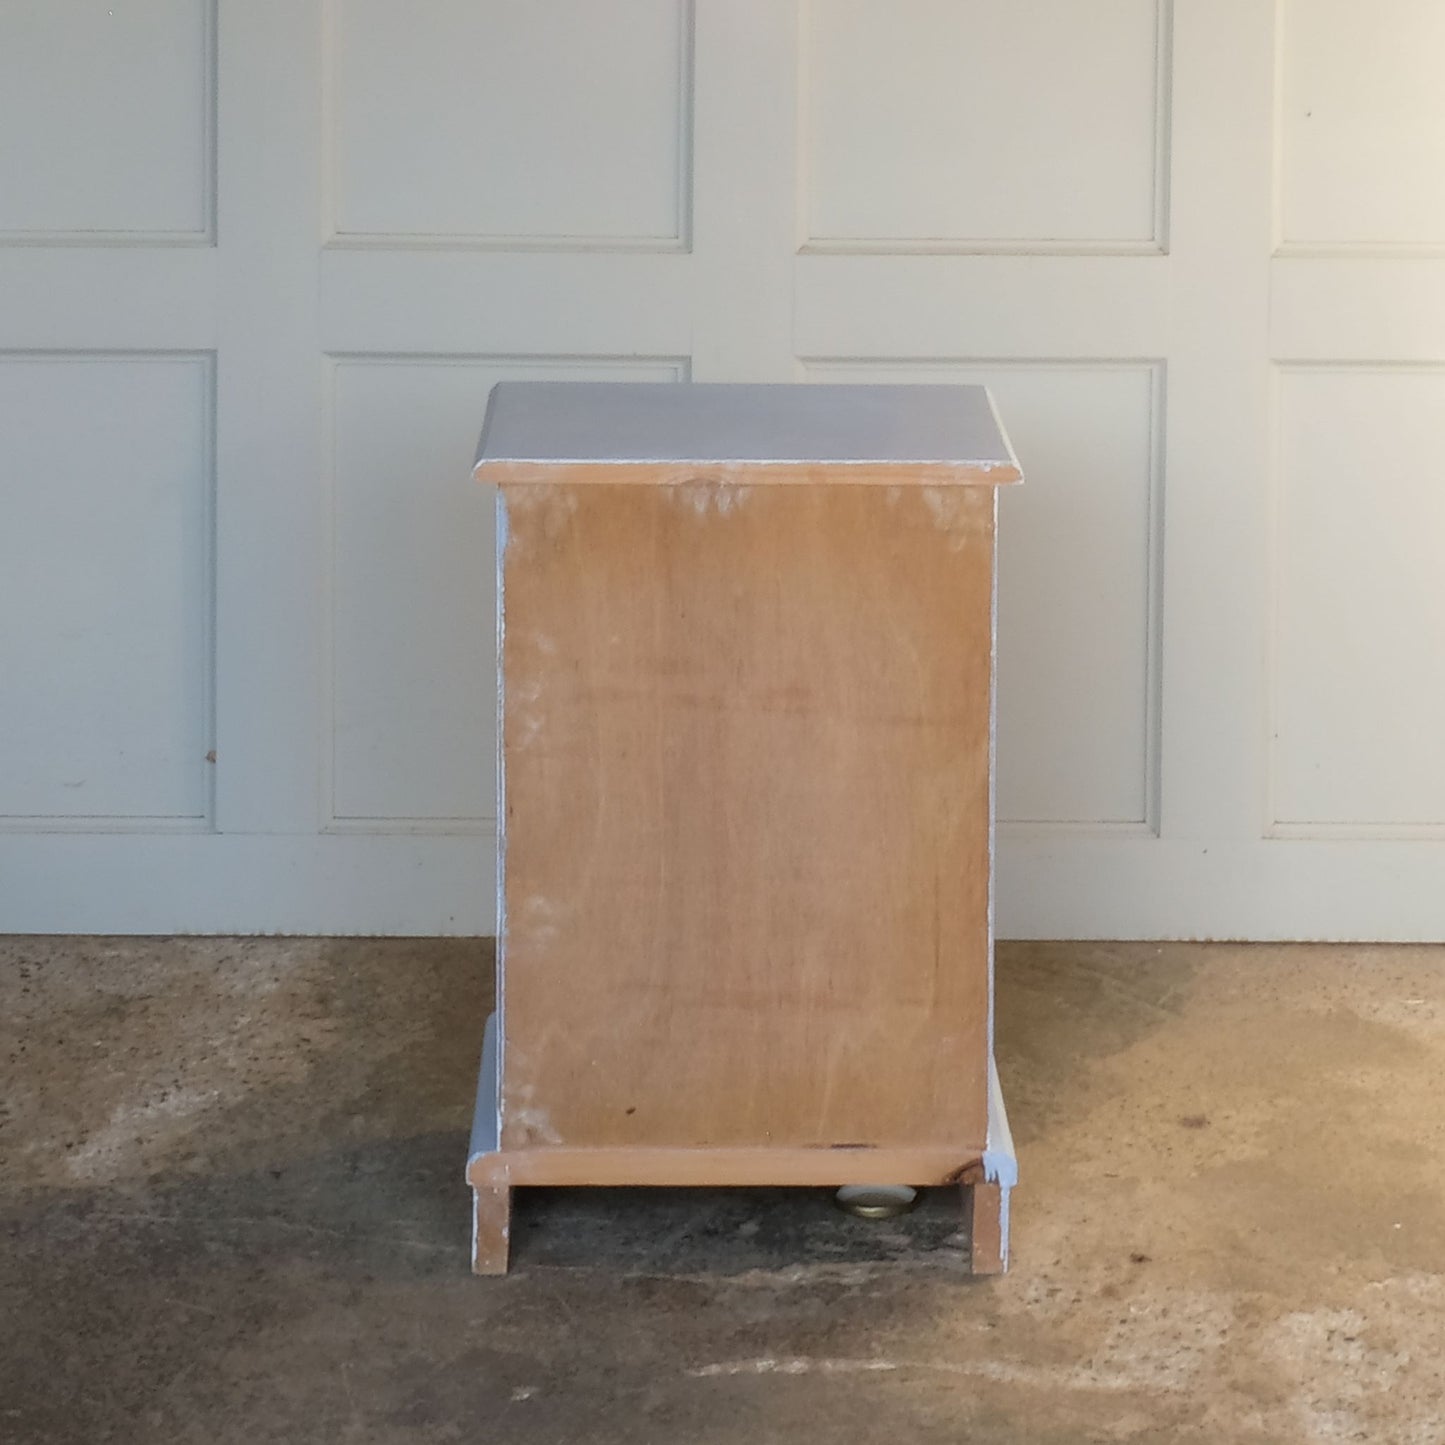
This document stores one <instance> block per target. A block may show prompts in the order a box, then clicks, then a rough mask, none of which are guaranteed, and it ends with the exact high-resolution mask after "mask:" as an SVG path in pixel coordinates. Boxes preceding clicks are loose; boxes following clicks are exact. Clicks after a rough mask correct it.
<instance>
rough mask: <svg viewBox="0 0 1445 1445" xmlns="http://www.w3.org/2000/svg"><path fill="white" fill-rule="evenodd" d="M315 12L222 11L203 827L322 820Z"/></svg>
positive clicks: (235, 1) (257, 4)
mask: <svg viewBox="0 0 1445 1445" xmlns="http://www.w3.org/2000/svg"><path fill="white" fill-rule="evenodd" d="M321 36H322V26H321V14H320V5H319V0H307V3H296V0H221V5H220V13H219V39H220V44H219V57H220V62H219V64H220V75H219V117H218V146H217V149H218V157H217V162H218V163H217V197H216V203H217V204H216V208H217V245H218V248H219V257H218V259H219V263H220V264H219V268H218V275H219V279H218V283H217V291H218V296H217V309H218V329H219V335H220V346H219V357H218V363H217V458H216V460H217V503H216V514H217V589H216V591H217V596H216V652H217V687H216V693H217V696H216V709H217V718H216V758H217V761H216V825H217V828H218V830H219V831H222V832H251V833H287V832H303V833H304V832H312V831H314V830H315V829H316V827H317V824H318V820H319V815H320V798H319V796H318V781H317V780H318V777H319V759H320V751H319V749H320V742H321V739H320V727H319V716H320V712H321V709H320V706H319V702H320V688H321V687H322V686H324V685H325V679H324V674H323V668H322V666H321V630H322V629H321V623H322V599H323V597H324V595H325V591H326V589H327V587H328V586H329V583H330V578H329V575H328V570H327V565H326V560H325V559H326V552H325V547H324V518H323V511H324V507H323V500H324V498H323V487H322V483H321V464H322V447H321V427H322V406H321V392H322V380H323V370H322V365H321V362H320V359H319V344H318V327H317V306H318V302H317V290H318V287H317V270H318V250H319V242H320V236H321V225H322V218H321V214H320V197H321V185H320V180H321V102H320V89H321V87H320V77H321V73H322V44H321Z"/></svg>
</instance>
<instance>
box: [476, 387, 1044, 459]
mask: <svg viewBox="0 0 1445 1445" xmlns="http://www.w3.org/2000/svg"><path fill="white" fill-rule="evenodd" d="M679 464H682V465H715V466H722V467H729V466H732V467H743V468H747V469H749V470H753V469H761V470H763V471H766V470H767V469H768V468H774V467H776V468H780V469H794V470H796V469H800V468H805V467H806V468H810V469H817V468H831V467H845V468H846V467H849V466H858V467H860V468H868V467H873V468H877V467H902V468H906V469H907V471H908V473H909V474H910V475H911V476H913V477H914V479H915V480H930V479H931V478H930V477H929V476H928V472H929V470H930V469H931V468H935V467H936V468H937V469H938V476H937V478H936V479H937V480H939V481H974V482H989V483H1002V482H1011V481H1017V480H1019V476H1020V474H1019V470H1018V461H1017V459H1016V458H1015V456H1014V454H1013V448H1012V447H1011V446H1010V445H1009V441H1008V438H1007V436H1005V434H1004V431H1003V427H1002V426H1001V425H1000V423H999V419H998V416H997V414H996V412H995V411H994V407H993V403H992V399H991V398H990V396H989V394H988V390H987V388H985V387H982V386H805V385H751V384H713V383H683V384H680V385H679V384H675V383H666V382H648V383H618V382H549V381H519V382H512V381H504V382H500V383H498V385H497V386H495V387H494V388H493V389H492V395H491V400H490V402H489V403H488V406H487V419H486V425H485V427H484V429H483V432H482V440H481V446H480V448H479V451H478V455H477V475H478V477H479V478H481V479H482V480H492V479H502V480H515V479H518V468H519V467H520V468H522V469H523V470H525V468H527V467H530V466H536V467H547V468H551V467H577V466H590V465H596V466H599V467H609V466H613V467H615V466H630V467H643V468H647V467H656V468H659V469H666V468H669V467H675V466H677V465H679ZM659 479H663V478H661V477H660V478H659Z"/></svg>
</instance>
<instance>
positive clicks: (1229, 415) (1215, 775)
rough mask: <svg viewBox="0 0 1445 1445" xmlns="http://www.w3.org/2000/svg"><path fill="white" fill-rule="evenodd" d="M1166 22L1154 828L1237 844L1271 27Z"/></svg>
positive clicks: (1182, 6) (1185, 4)
mask: <svg viewBox="0 0 1445 1445" xmlns="http://www.w3.org/2000/svg"><path fill="white" fill-rule="evenodd" d="M1174 25H1175V44H1174V57H1175V61H1174V63H1175V77H1174V115H1173V124H1172V135H1173V174H1172V177H1171V187H1170V197H1171V213H1172V214H1171V228H1170V236H1171V324H1170V338H1169V352H1170V355H1169V419H1168V426H1167V431H1166V437H1165V453H1166V474H1167V476H1168V498H1167V503H1166V508H1167V515H1166V518H1165V528H1164V566H1163V585H1164V603H1163V655H1164V657H1165V658H1166V659H1167V662H1166V665H1165V667H1164V671H1163V697H1162V701H1161V725H1162V756H1161V760H1160V774H1161V778H1160V819H1159V822H1160V836H1161V838H1164V839H1166V840H1180V841H1184V840H1200V841H1206V842H1208V841H1213V842H1224V841H1226V840H1229V839H1238V840H1241V841H1242V840H1247V839H1257V838H1258V837H1259V836H1260V820H1261V816H1262V814H1261V798H1262V787H1263V780H1264V771H1263V767H1264V758H1263V753H1262V749H1261V747H1260V741H1261V739H1260V718H1261V717H1262V716H1263V714H1264V708H1265V682H1266V680H1265V658H1264V647H1265V626H1264V619H1265V596H1266V587H1265V567H1266V565H1267V564H1266V559H1267V546H1266V541H1265V531H1266V521H1267V514H1266V503H1265V488H1264V486H1263V479H1264V476H1265V473H1266V469H1267V467H1268V462H1269V402H1268V388H1267V385H1266V381H1267V375H1268V360H1267V358H1268V350H1267V347H1268V330H1269V250H1270V239H1271V231H1272V225H1273V195H1274V181H1273V174H1272V172H1273V155H1272V149H1271V146H1270V145H1269V144H1268V143H1267V138H1268V137H1269V135H1270V131H1271V126H1272V119H1273V115H1274V94H1273V92H1274V70H1275V67H1274V34H1275V24H1274V16H1273V13H1272V7H1271V6H1265V5H1260V4H1258V3H1257V0H1179V3H1178V4H1177V6H1176V8H1175V14H1174ZM1226 93H1227V94H1228V95H1229V96H1230V102H1229V104H1228V105H1221V104H1220V100H1219V97H1220V96H1221V95H1223V94H1226ZM1222 298H1228V304H1221V299H1222Z"/></svg>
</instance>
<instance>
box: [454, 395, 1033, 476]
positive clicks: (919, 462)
mask: <svg viewBox="0 0 1445 1445" xmlns="http://www.w3.org/2000/svg"><path fill="white" fill-rule="evenodd" d="M989 405H990V406H992V405H993V398H992V397H990V398H989ZM994 416H995V417H997V416H998V412H997V410H996V409H995V411H994ZM481 445H482V446H485V445H486V432H485V431H483V433H482V441H481ZM1004 446H1005V447H1007V448H1008V451H1009V456H1008V457H1006V458H1005V457H988V458H982V457H698V456H683V455H681V454H678V455H671V456H649V457H631V456H613V457H600V458H599V457H556V456H523V455H521V454H517V455H512V456H491V457H478V459H477V462H476V464H475V465H474V466H473V467H472V475H473V476H474V477H476V478H477V480H478V481H486V480H487V479H486V478H485V477H483V476H482V475H481V474H482V472H483V470H484V469H485V468H487V467H491V466H529V467H556V468H557V469H558V470H559V471H560V470H561V469H562V468H564V467H572V468H580V467H589V468H591V467H598V468H602V469H604V470H605V469H606V468H608V467H697V468H699V469H700V470H712V471H718V470H733V471H743V470H751V469H754V468H763V467H819V468H822V467H827V468H830V469H831V468H833V467H837V468H838V469H839V470H840V471H846V470H848V469H849V468H850V467H857V468H859V469H860V470H861V469H863V468H878V467H948V468H951V469H954V470H962V469H964V468H967V469H968V470H969V471H975V472H984V473H988V472H998V471H1020V468H1019V464H1018V460H1017V458H1015V457H1014V456H1013V444H1012V443H1011V442H1010V441H1009V439H1008V438H1007V437H1006V436H1005V437H1004ZM695 480H696V479H690V478H681V479H678V480H677V481H675V482H673V483H672V484H673V485H688V486H691V485H695ZM941 484H943V485H946V479H945V480H944V481H942V482H941ZM662 485H667V483H662Z"/></svg>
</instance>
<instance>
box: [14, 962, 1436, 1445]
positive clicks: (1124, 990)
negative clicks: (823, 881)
mask: <svg viewBox="0 0 1445 1445" xmlns="http://www.w3.org/2000/svg"><path fill="white" fill-rule="evenodd" d="M998 973H999V1002H998V1023H999V1066H1000V1071H1001V1074H1002V1076H1003V1081H1004V1087H1005V1091H1006V1093H1007V1096H1008V1102H1009V1108H1010V1112H1011V1114H1012V1118H1013V1124H1014V1132H1015V1135H1016V1137H1017V1141H1018V1144H1019V1148H1020V1155H1021V1161H1022V1168H1023V1179H1024V1182H1023V1185H1022V1187H1021V1188H1020V1190H1019V1191H1018V1193H1017V1194H1016V1196H1015V1200H1016V1205H1015V1208H1016V1213H1015V1260H1014V1271H1013V1273H1011V1274H1010V1275H1009V1276H1008V1277H1007V1278H1005V1279H1002V1280H994V1281H973V1280H971V1279H969V1278H967V1277H966V1276H965V1275H964V1274H963V1272H962V1264H963V1261H962V1258H961V1256H960V1254H959V1249H958V1241H957V1239H956V1237H955V1236H954V1232H953V1230H954V1218H955V1216H954V1214H953V1211H952V1210H951V1209H950V1207H949V1201H948V1200H947V1199H943V1198H938V1197H931V1198H930V1200H929V1201H928V1203H927V1204H926V1205H925V1207H924V1208H923V1209H921V1210H920V1211H918V1212H917V1213H916V1214H914V1215H912V1216H909V1217H908V1218H907V1219H906V1220H904V1221H902V1222H899V1223H894V1224H890V1225H882V1226H879V1225H868V1224H865V1223H862V1222H859V1221H853V1220H850V1219H846V1218H844V1217H842V1216H840V1215H838V1214H837V1213H836V1212H835V1211H833V1210H832V1209H831V1208H830V1207H829V1205H828V1202H827V1196H826V1195H823V1194H820V1193H818V1192H814V1191H801V1192H793V1191H758V1192H756V1193H749V1194H747V1195H736V1194H733V1193H728V1192H725V1191H724V1192H716V1191H699V1192H696V1193H686V1192H654V1191H617V1192H609V1191H595V1192H594V1191H557V1192H551V1193H540V1192H539V1193H535V1194H527V1193H524V1194H522V1195H521V1196H519V1211H518V1220H517V1229H516V1243H515V1248H514V1256H515V1262H514V1266H513V1273H512V1274H511V1275H510V1276H509V1277H507V1278H505V1279H501V1280H476V1279H473V1278H471V1277H470V1276H469V1275H468V1274H467V1272H466V1259H465V1245H466V1232H467V1196H466V1192H465V1190H464V1188H463V1187H462V1184H461V1171H462V1166H463V1159H464V1155H465V1152H466V1131H467V1126H468V1123H469V1115H470V1109H471V1101H472V1089H473V1082H474V1076H475V1067H476V1054H477V1049H478V1044H479V1040H480V1036H481V1026H482V1020H483V1015H484V1013H485V1009H486V1005H485V1002H484V1001H485V999H486V998H487V996H488V988H489V953H488V950H487V948H486V946H485V945H482V944H479V943H468V942H416V941H365V940H345V941H319V940H315V941H289V940H274V939H271V940H267V939H258V940H240V941H238V940H230V939H224V940H184V939H182V940H165V941H158V940H117V939H110V940H104V939H101V940H88V939H63V940H61V939H30V938H12V939H8V940H7V939H0V1069H3V1075H0V1083H3V1090H0V1234H3V1238H0V1441H3V1442H5V1445H31V1442H47V1445H52V1442H72V1441H73V1442H83V1445H102V1442H108V1441H118V1442H122V1441H123V1442H143V1445H153V1442H154V1445H184V1442H191V1441H195V1442H202V1441H204V1442H206V1445H227V1442H238V1445H239V1442H247V1445H254V1442H259V1441H284V1442H287V1445H301V1442H309V1441H318V1442H319V1441H326V1442H373V1441H375V1442H392V1441H397V1442H428V1445H430V1442H451V1441H483V1440H486V1441H505V1442H516V1445H542V1442H559V1445H560V1442H573V1441H575V1442H585V1445H608V1442H622V1441H626V1442H632V1445H635V1442H644V1445H645V1442H659V1445H664V1442H665V1445H682V1442H699V1445H723V1442H728V1445H732V1442H739V1445H741V1442H744V1441H746V1442H748V1445H765V1442H770V1441H789V1442H799V1441H814V1440H817V1441H820V1442H828V1445H849V1442H855V1441H856V1442H864V1441H878V1440H894V1441H898V1442H900V1445H901V1442H905V1441H906V1442H908V1445H929V1442H939V1445H942V1442H948V1445H956V1442H964V1441H970V1442H972V1441H978V1442H997V1445H1003V1442H1009V1445H1023V1442H1028V1445H1065V1442H1067V1445H1080V1442H1086V1441H1160V1442H1163V1441H1169V1442H1191V1441H1198V1442H1206V1441H1207V1442H1210V1445H1217V1442H1229V1445H1249V1442H1269V1445H1289V1442H1296V1441H1331V1442H1333V1441H1353V1440H1362V1441H1364V1440H1367V1441H1370V1442H1372V1445H1411V1442H1420V1445H1436V1442H1439V1441H1442V1440H1445V951H1442V950H1439V949H1424V948H1418V949H1410V948H1324V947H1230V946H1213V945H1211V946H1189V947H1182V946H1172V945H1171V946H1167V947H1162V948H1161V947H1156V946H1154V945H1128V946H1120V945H1081V944H1070V945H1062V944H1045V945H1039V944H1027V945H1019V944H1015V945H1007V946H1004V947H1003V948H1001V950H1000V957H999V969H998Z"/></svg>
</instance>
